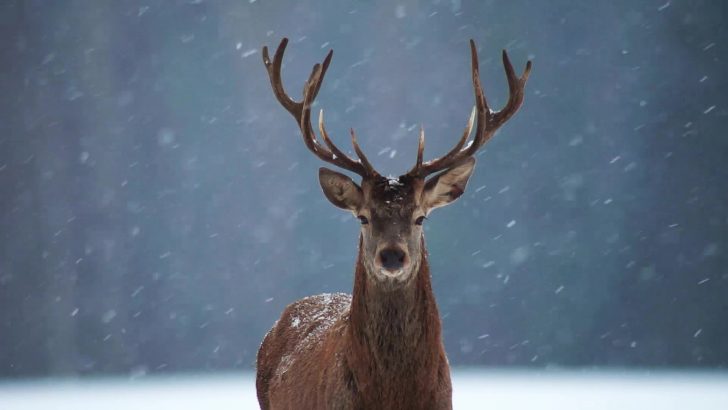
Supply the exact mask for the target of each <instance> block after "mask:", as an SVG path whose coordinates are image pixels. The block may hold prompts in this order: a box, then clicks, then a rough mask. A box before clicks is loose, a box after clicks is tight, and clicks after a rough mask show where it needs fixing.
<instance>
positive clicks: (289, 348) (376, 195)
mask: <svg viewBox="0 0 728 410" xmlns="http://www.w3.org/2000/svg"><path fill="white" fill-rule="evenodd" d="M287 44H288V40H287V39H285V38H284V39H283V41H281V43H280V45H279V46H278V49H277V50H276V53H275V55H274V56H273V60H271V59H270V57H269V55H268V48H267V47H263V62H264V63H265V67H266V69H267V70H268V75H269V77H270V82H271V85H272V86H273V92H274V94H275V96H276V98H277V99H278V101H279V102H280V103H281V105H283V107H284V108H285V109H286V110H288V112H290V113H291V115H293V118H295V120H296V123H298V126H299V127H300V129H301V133H302V134H303V142H304V143H305V144H306V146H307V147H308V149H309V150H311V152H313V153H314V154H316V156H317V157H319V158H320V159H322V160H323V161H325V162H328V163H330V164H333V165H336V166H338V167H340V168H343V169H345V170H347V171H351V172H353V173H356V174H358V175H359V176H361V178H362V180H361V184H360V185H357V184H356V183H355V182H354V181H353V180H351V179H350V178H349V177H348V176H345V175H343V174H340V173H338V172H334V171H332V170H330V169H327V168H321V169H319V182H320V184H321V188H322V189H323V191H324V195H326V198H328V200H329V201H331V203H333V204H334V205H335V206H337V207H339V208H342V209H345V210H347V211H350V212H352V213H353V214H354V215H355V216H356V217H357V218H358V219H359V221H360V222H361V234H360V236H359V255H358V257H357V261H356V269H355V273H354V291H353V295H351V296H350V295H347V294H332V295H318V296H311V297H307V298H304V299H301V300H299V301H297V302H295V303H293V304H291V305H289V306H288V307H287V308H286V309H285V310H284V311H283V314H282V315H281V318H280V320H278V322H276V324H275V325H274V326H273V328H272V329H271V330H270V332H268V334H267V335H266V336H265V339H264V340H263V343H262V345H261V347H260V350H259V351H258V359H257V378H256V387H257V391H258V400H259V402H260V406H261V408H263V409H450V408H452V388H451V384H450V368H449V365H448V362H447V357H446V356H445V350H444V347H443V344H442V336H441V330H440V316H439V314H438V311H437V304H436V303H435V297H434V295H433V293H432V286H431V282H430V270H429V267H428V263H427V251H426V249H425V239H424V232H423V230H422V222H423V221H424V220H425V218H426V216H427V215H428V214H429V213H430V211H432V210H433V209H435V208H438V207H441V206H444V205H447V204H449V203H451V202H452V201H454V200H455V199H457V198H458V197H459V196H460V195H462V194H463V192H464V190H465V185H466V184H467V182H468V179H469V177H470V174H471V173H472V172H473V167H474V165H475V158H474V154H475V153H476V151H478V149H479V148H480V147H481V146H483V144H485V142H486V141H488V140H489V139H490V138H491V137H492V136H493V134H494V133H495V131H496V130H497V129H498V128H499V127H500V126H501V125H503V124H504V123H505V122H506V121H508V119H509V118H511V116H513V114H515V112H516V111H517V110H518V108H519V107H520V106H521V104H522V103H523V96H524V87H525V85H526V80H527V79H528V75H529V73H530V71H531V62H530V61H529V62H528V63H527V65H526V69H525V71H524V73H523V75H521V76H520V77H519V76H517V75H516V73H515V71H514V70H513V66H512V65H511V62H510V60H509V59H508V54H506V52H505V51H503V65H504V67H505V72H506V77H507V78H508V88H509V90H510V95H509V97H508V102H507V103H506V106H505V107H504V108H503V109H502V110H500V111H495V112H494V111H491V109H490V108H489V107H488V103H487V102H486V100H485V97H484V95H483V89H482V87H481V85H480V76H479V74H478V55H477V51H476V48H475V43H474V42H473V41H472V40H471V41H470V53H471V57H472V76H473V88H474V90H475V107H474V108H473V111H472V113H471V115H470V121H469V122H468V125H467V126H466V127H465V132H463V135H462V136H461V137H460V140H459V141H458V142H457V144H455V146H454V147H453V148H452V149H451V150H450V152H448V153H447V154H445V155H444V156H443V157H441V158H438V159H435V160H432V161H427V162H423V159H422V156H423V151H424V144H425V139H424V133H423V132H422V131H420V136H419V145H418V149H417V162H416V163H415V166H414V167H413V168H412V169H411V170H410V171H409V172H407V173H406V174H404V175H402V176H400V177H399V178H397V179H390V178H386V177H383V176H382V175H380V174H379V173H377V171H375V170H374V168H372V165H371V163H370V162H369V161H368V160H367V157H366V156H365V155H364V153H363V152H362V150H361V148H360V147H359V144H358V143H357V140H356V135H355V134H354V132H353V130H352V132H351V141H352V144H353V147H354V151H355V152H356V155H357V156H358V159H354V158H352V157H349V156H348V155H346V154H345V153H344V152H342V151H341V150H340V149H339V148H338V147H336V145H334V143H333V142H332V141H331V139H330V138H329V136H328V134H327V133H326V130H325V129H324V122H323V111H322V112H321V113H320V114H319V121H318V126H319V131H320V132H321V138H322V139H323V144H321V143H320V142H319V140H318V139H317V137H316V134H315V133H314V130H313V127H312V125H311V105H312V103H313V101H314V99H315V98H316V94H318V92H319V89H320V87H321V82H322V81H323V78H324V75H325V74H326V69H327V68H328V67H329V63H330V62H331V56H332V53H333V51H329V53H328V55H327V56H326V58H325V59H324V61H323V63H322V64H316V65H315V66H314V67H313V71H312V72H311V75H310V77H309V79H308V81H307V82H306V84H305V87H304V89H303V100H302V101H300V102H297V101H294V100H293V99H291V98H290V97H289V96H288V94H286V92H285V90H284V88H283V84H282V82H281V64H282V61H283V53H284V51H285V49H286V45H287ZM474 122H475V123H477V126H476V129H475V136H474V137H473V140H472V141H471V142H470V143H467V142H468V136H469V135H470V132H471V130H472V127H473V123H474ZM434 173H438V174H437V175H435V176H433V177H432V178H430V179H429V180H428V179H426V178H427V177H428V175H431V174H434Z"/></svg>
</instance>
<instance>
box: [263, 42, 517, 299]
mask: <svg viewBox="0 0 728 410" xmlns="http://www.w3.org/2000/svg"><path fill="white" fill-rule="evenodd" d="M287 44H288V39H286V38H284V39H283V40H282V41H281V43H280V45H279V46H278V49H277V50H276V52H275V55H274V56H273V60H272V61H271V59H270V56H269V54H268V48H267V47H263V62H264V64H265V67H266V69H267V71H268V76H269V77H270V81H271V85H272V86H273V92H274V94H275V96H276V98H277V99H278V101H279V102H280V103H281V105H283V107H284V108H285V109H286V110H287V111H288V112H289V113H291V115H293V117H294V118H295V120H296V122H297V123H298V126H299V127H300V129H301V134H302V135H303V141H304V143H305V144H306V146H307V147H308V149H309V150H310V151H311V152H313V153H314V154H315V155H316V156H317V157H319V158H320V159H321V160H323V161H325V162H328V163H330V164H332V165H335V166H337V167H339V168H343V169H345V170H347V171H351V172H354V173H356V174H358V175H359V176H361V183H360V184H357V183H356V182H354V181H353V180H352V179H351V178H349V177H348V176H346V175H344V174H341V173H339V172H336V171H332V170H330V169H328V168H321V169H320V170H319V182H320V184H321V188H322V189H323V192H324V195H326V198H327V199H328V200H329V201H330V202H331V203H332V204H334V205H335V206H337V207H339V208H342V209H344V210H347V211H350V212H352V213H353V214H354V215H355V216H356V217H357V218H358V219H359V221H360V222H361V245H360V246H361V249H360V253H361V260H362V263H363V264H364V266H365V268H366V271H367V273H368V275H369V279H371V280H375V281H377V282H384V283H388V284H390V285H392V286H397V285H402V284H406V283H408V282H410V281H411V279H412V277H414V276H415V275H414V273H416V272H417V271H418V269H419V264H420V261H421V260H422V258H423V255H424V248H423V247H424V233H423V230H422V224H423V222H424V220H425V219H426V217H427V215H429V213H430V212H431V211H432V210H433V209H435V208H438V207H441V206H445V205H447V204H450V203H452V202H453V201H454V200H456V199H457V198H459V197H460V196H461V195H462V194H463V192H464V191H465V187H466V185H467V183H468V179H469V178H470V175H471V174H472V172H473V169H474V167H475V158H474V155H475V153H476V152H477V151H478V149H479V148H480V147H482V146H483V145H484V144H485V143H486V142H487V141H488V140H489V139H490V138H491V137H492V136H493V135H494V134H495V132H496V130H497V129H498V128H499V127H500V126H501V125H503V124H504V123H505V122H506V121H508V119H509V118H511V117H512V116H513V114H515V113H516V111H517V110H518V109H519V108H520V106H521V104H522V103H523V97H524V87H525V85H526V80H527V79H528V76H529V74H530V71H531V62H530V61H529V62H528V63H527V64H526V69H525V71H524V73H523V74H522V75H521V76H520V77H519V76H517V75H516V74H515V71H514V70H513V66H512V65H511V62H510V60H509V58H508V54H507V53H506V52H505V50H504V51H503V66H504V68H505V72H506V77H507V79H508V88H509V97H508V102H507V103H506V105H505V107H504V108H503V109H501V110H500V111H491V109H490V108H489V107H488V103H487V101H486V99H485V96H484V94H483V89H482V87H481V84H480V76H479V72H478V54H477V50H476V47H475V42H474V41H473V40H470V52H471V58H472V78H473V88H474V90H475V107H473V110H472V112H471V115H470V119H469V121H468V124H467V126H466V127H465V131H464V132H463V134H462V136H461V137H460V139H459V140H458V142H457V143H456V144H455V146H454V147H453V148H452V149H451V150H450V151H449V152H448V153H447V154H445V155H444V156H442V157H440V158H437V159H434V160H431V161H427V162H423V153H424V147H425V135H424V131H423V130H420V136H419V144H418V149H417V161H416V163H415V166H414V167H413V168H412V169H411V170H409V172H407V173H405V174H403V175H401V176H399V177H398V178H386V177H384V176H382V175H380V174H379V173H378V172H377V171H376V170H374V168H373V167H372V165H371V163H370V162H369V160H368V159H367V157H366V156H365V155H364V152H363V151H362V150H361V148H360V147H359V144H358V142H357V138H356V134H355V133H354V130H353V129H352V130H351V142H352V145H353V148H354V152H355V153H356V155H357V158H356V159H354V158H352V157H350V156H348V155H347V154H345V153H344V152H342V151H341V150H340V149H339V148H338V147H337V146H336V145H335V144H334V143H333V142H332V141H331V139H330V138H329V135H328V133H327V132H326V129H325V127H324V120H323V110H321V111H320V113H319V120H318V126H319V131H320V133H321V139H322V140H323V143H324V144H323V145H322V144H321V143H320V142H319V140H318V139H317V137H316V134H315V133H314V130H313V127H312V125H311V105H312V103H313V101H314V99H315V98H316V95H317V94H318V91H319V89H320V87H321V83H322V81H323V78H324V75H325V74H326V70H327V69H328V67H329V63H330V62H331V57H332V55H333V50H332V51H329V53H328V54H327V55H326V58H325V59H324V61H323V63H321V64H316V65H314V67H313V70H312V72H311V75H310V76H309V79H308V81H307V82H306V84H305V86H304V89H303V99H302V100H301V101H294V100H293V99H291V98H290V97H289V96H288V94H286V92H285V90H284V88H283V84H282V81H281V64H282V61H283V53H284V51H285V49H286V45H287ZM474 123H477V126H476V129H475V136H474V138H473V139H472V141H470V142H468V137H469V136H470V134H471V131H472V128H473V124H474ZM433 174H435V175H434V176H432V177H430V175H433ZM428 177H429V179H428Z"/></svg>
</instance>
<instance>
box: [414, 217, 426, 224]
mask: <svg viewBox="0 0 728 410" xmlns="http://www.w3.org/2000/svg"><path fill="white" fill-rule="evenodd" d="M425 219H427V217H426V216H424V215H423V216H421V217H419V218H417V219H415V225H422V223H423V222H425Z"/></svg>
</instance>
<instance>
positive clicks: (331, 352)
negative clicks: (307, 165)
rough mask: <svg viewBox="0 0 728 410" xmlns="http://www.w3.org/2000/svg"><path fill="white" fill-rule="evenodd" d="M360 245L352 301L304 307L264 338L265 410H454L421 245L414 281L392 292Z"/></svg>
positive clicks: (311, 301) (320, 301) (337, 297)
mask: <svg viewBox="0 0 728 410" xmlns="http://www.w3.org/2000/svg"><path fill="white" fill-rule="evenodd" d="M423 242H424V239H423ZM361 246H362V245H361V239H360V245H359V248H360V251H359V257H358V258H357V266H356V273H355V278H354V292H353V296H351V297H350V296H349V295H345V294H334V295H328V296H314V297H309V298H304V299H302V300H299V301H297V302H295V303H293V304H291V305H289V306H288V307H287V308H286V309H285V311H284V312H283V314H282V315H281V318H280V320H279V321H278V322H277V323H276V324H275V325H274V326H273V329H271V331H270V332H269V333H268V334H267V335H266V337H265V339H264V340H263V343H262V345H261V347H260V350H259V352H258V363H257V366H258V374H257V380H256V387H257V391H258V400H259V402H260V406H261V408H262V409H264V410H268V409H451V408H452V403H451V397H452V389H451V384H450V371H449V366H448V363H447V358H446V356H445V350H444V347H443V344H442V337H441V331H440V317H439V314H438V311H437V305H436V303H435V297H434V295H433V293H432V286H431V283H430V270H429V265H428V263H427V254H426V252H425V251H424V243H423V244H422V249H423V252H422V254H421V261H420V263H419V270H418V272H417V274H416V276H415V277H414V278H413V280H412V281H411V282H410V283H408V284H407V285H406V286H403V287H399V288H395V289H392V288H385V287H383V286H381V283H380V282H378V281H376V280H373V279H372V278H371V275H368V274H367V272H366V270H365V268H364V264H363V263H362V254H361Z"/></svg>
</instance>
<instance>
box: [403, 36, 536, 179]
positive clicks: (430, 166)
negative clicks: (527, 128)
mask: <svg viewBox="0 0 728 410" xmlns="http://www.w3.org/2000/svg"><path fill="white" fill-rule="evenodd" d="M470 55H471V58H472V72H473V88H474V89H475V107H473V111H472V112H471V114H470V120H469V121H468V125H467V126H466V127H465V132H463V136H462V137H460V140H459V141H458V143H457V144H455V146H454V147H453V148H452V149H451V150H450V151H449V152H448V153H447V154H445V155H444V156H442V157H440V158H437V159H434V160H432V161H428V162H425V163H422V154H423V152H424V150H425V133H424V131H422V130H420V138H419V143H418V147H417V163H416V164H415V166H414V167H413V168H412V169H411V170H410V171H409V172H408V175H410V176H414V177H420V178H424V177H426V176H427V175H430V174H432V173H435V172H438V171H441V170H443V169H447V168H452V167H454V166H457V165H459V164H461V163H462V162H463V161H464V160H465V159H467V158H469V157H471V156H473V155H474V154H475V153H476V152H477V151H478V149H479V148H480V147H482V146H483V145H484V144H485V143H486V142H487V141H488V140H489V139H490V138H491V137H492V136H493V134H495V132H496V130H497V129H498V128H500V126H501V125H503V124H504V123H505V122H506V121H508V119H510V118H511V117H512V116H513V114H515V113H516V111H518V109H519V108H520V107H521V104H523V95H524V88H525V86H526V81H527V80H528V76H529V74H531V61H530V60H529V61H528V62H527V63H526V69H525V70H524V72H523V74H522V75H521V76H520V77H517V76H516V73H515V71H514V70H513V65H512V64H511V60H510V59H509V58H508V53H506V51H505V50H503V67H504V68H505V71H506V77H507V78H508V90H509V96H508V102H507V103H506V106H505V107H503V109H501V110H500V111H495V112H493V111H491V110H490V107H488V102H487V101H486V99H485V96H484V95H483V87H482V86H481V84H480V73H479V71H478V51H477V50H476V48H475V42H474V41H473V40H470ZM476 114H477V120H478V126H477V128H476V130H475V137H474V138H473V140H472V141H471V142H470V143H469V144H467V145H466V144H465V142H466V141H467V140H468V136H469V135H470V132H471V130H472V129H473V120H474V119H475V118H476ZM463 147H465V148H463Z"/></svg>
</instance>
